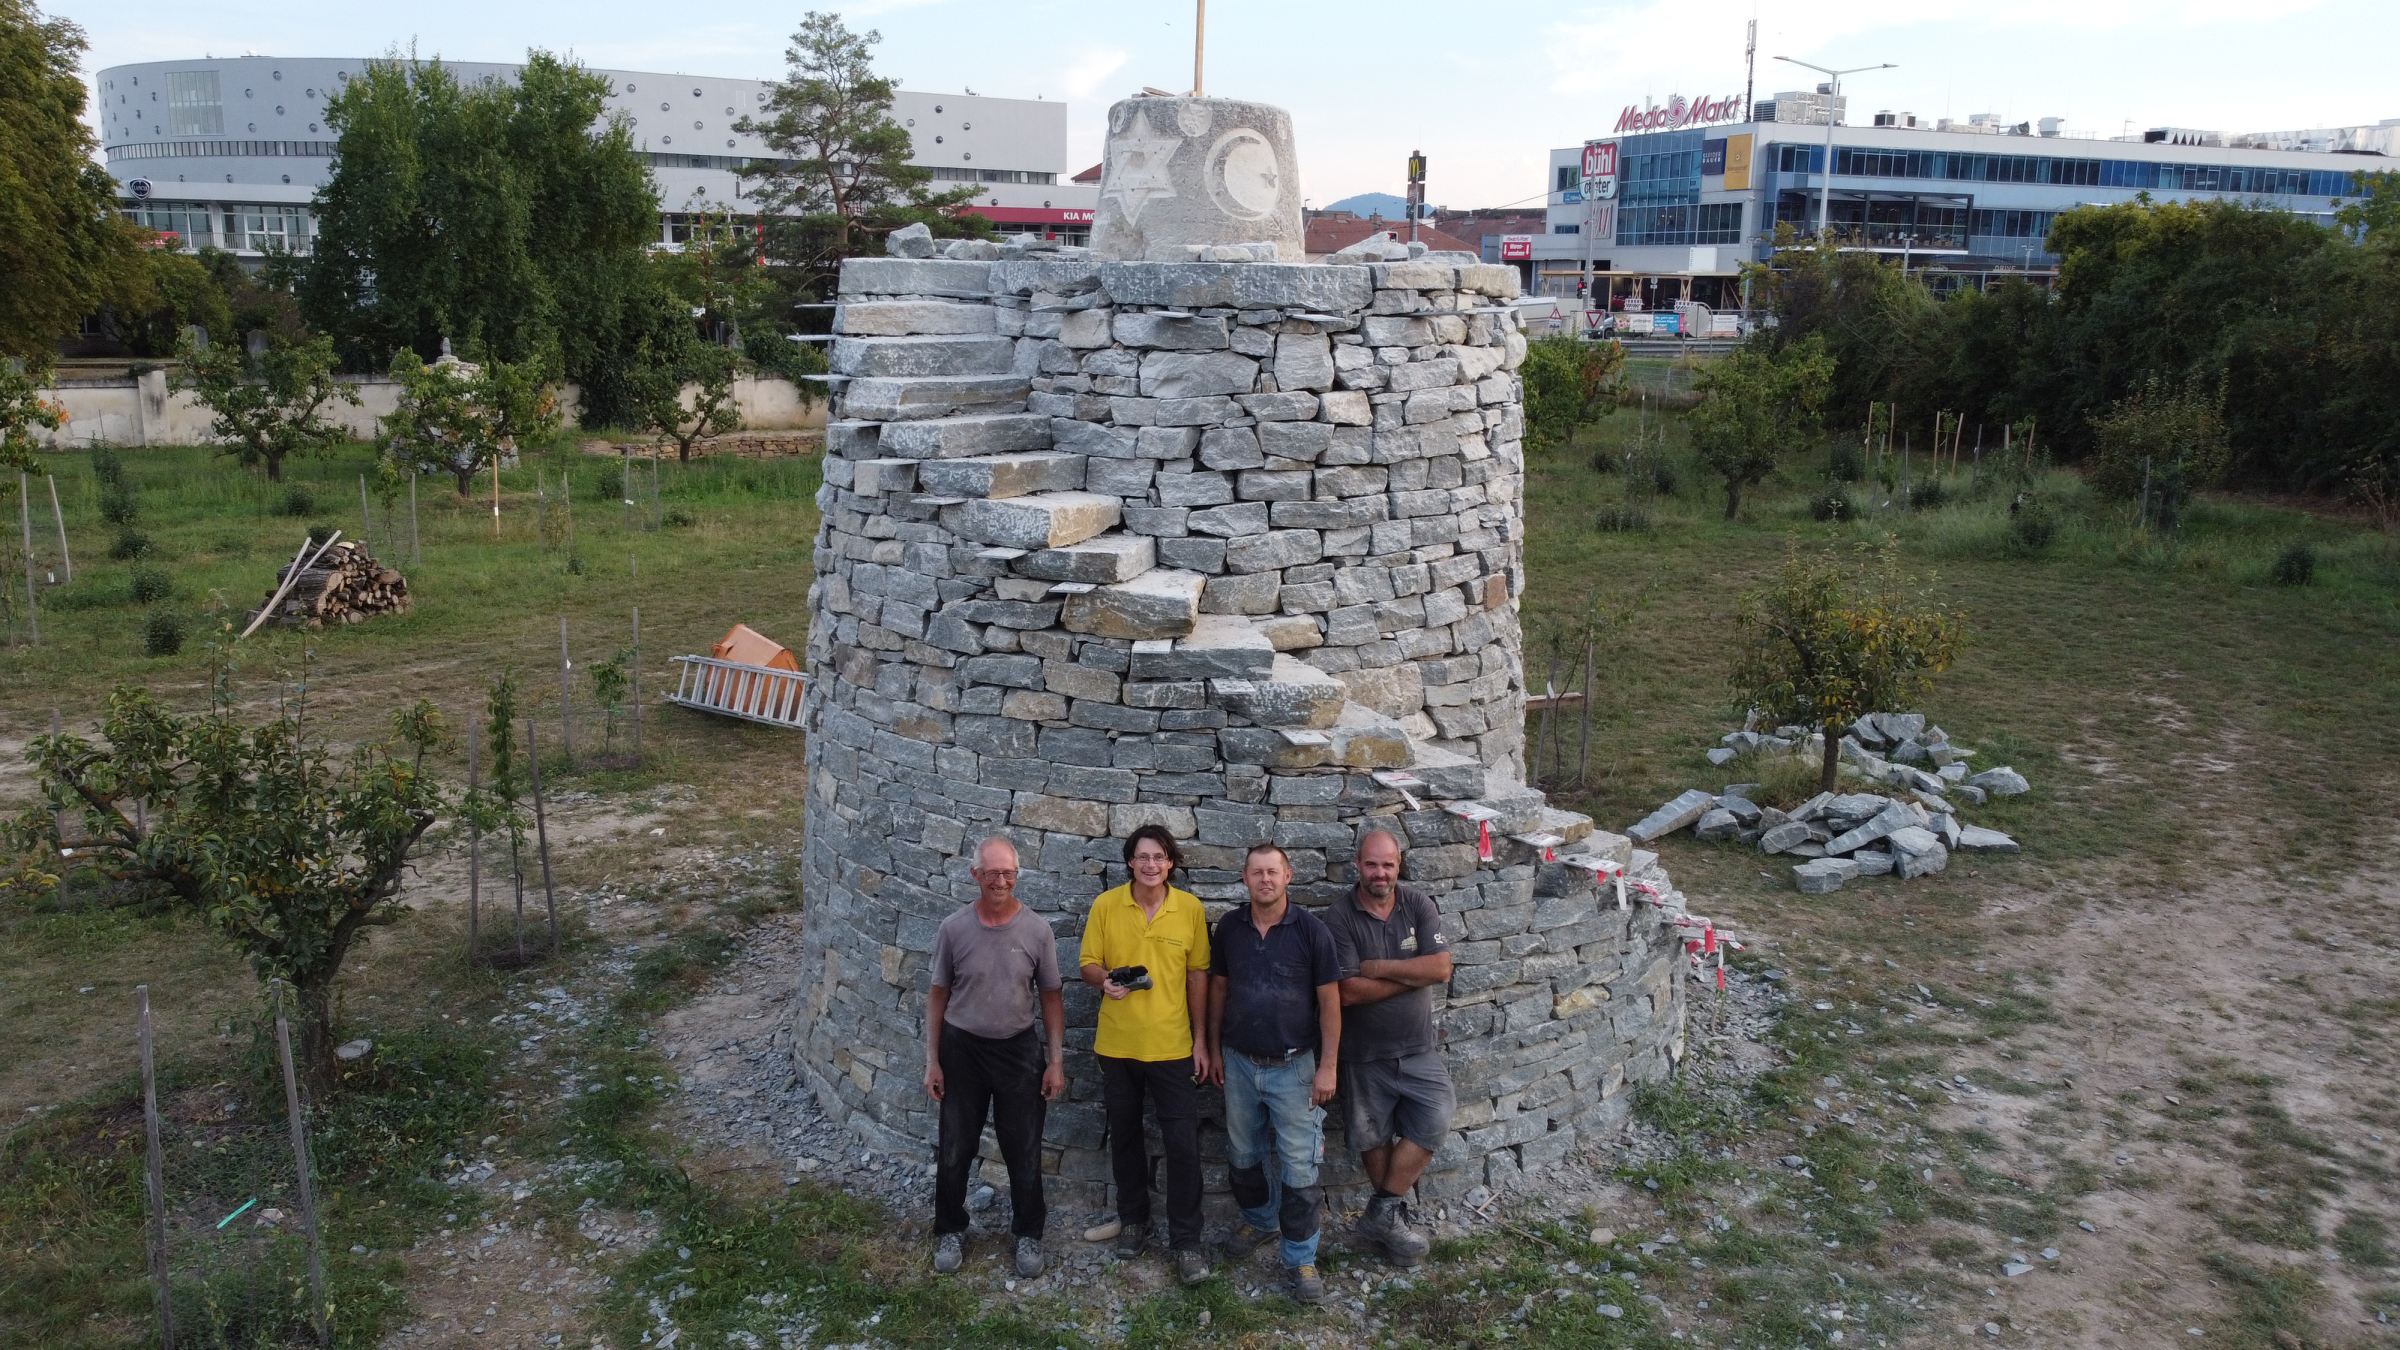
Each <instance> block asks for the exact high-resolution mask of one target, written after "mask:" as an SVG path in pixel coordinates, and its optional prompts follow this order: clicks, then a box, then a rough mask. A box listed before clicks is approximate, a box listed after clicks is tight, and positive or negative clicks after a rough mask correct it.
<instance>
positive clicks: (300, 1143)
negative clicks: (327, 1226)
mask: <svg viewBox="0 0 2400 1350" xmlns="http://www.w3.org/2000/svg"><path fill="white" fill-rule="evenodd" d="M275 1056H276V1058H277V1059H278V1060H280V1061H281V1062H282V1065H283V1106H284V1110H285V1112H286V1113H287V1114H289V1115H290V1116H291V1121H292V1163H293V1165H294V1166H295V1167H297V1168H298V1169H299V1177H300V1222H301V1223H302V1225H304V1226H305V1227H306V1228H307V1231H308V1299H309V1312H308V1320H309V1325H311V1326H313V1327H315V1328H316V1332H317V1344H319V1345H331V1344H333V1326H332V1324H331V1323H330V1322H328V1321H327V1320H326V1317H325V1239H324V1235H323V1234H321V1233H319V1232H318V1231H317V1188H316V1183H315V1181H314V1180H312V1179H311V1177H310V1175H309V1173H310V1171H311V1168H310V1166H309V1161H308V1119H307V1117H305V1116H303V1115H301V1114H300V1079H299V1077H298V1075H296V1074H294V1073H293V1072H292V1024H291V1022H290V1021H289V1020H288V1019H286V1018H285V1017H284V1015H283V994H282V990H281V986H278V988H277V992H276V996H275Z"/></svg>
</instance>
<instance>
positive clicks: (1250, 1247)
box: [1220, 1219, 1282, 1261]
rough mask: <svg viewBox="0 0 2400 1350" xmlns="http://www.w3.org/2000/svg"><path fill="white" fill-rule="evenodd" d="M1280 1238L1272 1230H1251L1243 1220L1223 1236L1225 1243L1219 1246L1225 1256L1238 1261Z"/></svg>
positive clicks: (1247, 1222)
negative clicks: (1221, 1247)
mask: <svg viewBox="0 0 2400 1350" xmlns="http://www.w3.org/2000/svg"><path fill="white" fill-rule="evenodd" d="M1280 1236H1282V1235H1281V1234H1279V1233H1277V1232H1276V1231H1275V1230H1274V1229H1272V1228H1253V1227H1251V1226H1250V1221H1249V1220H1247V1219H1244V1220H1242V1221H1240V1222H1238V1223H1236V1224H1234V1226H1233V1231H1232V1232H1230V1233H1227V1234H1226V1235H1225V1241H1224V1242H1223V1243H1222V1244H1220V1245H1222V1246H1223V1247H1224V1248H1225V1254H1226V1255H1227V1256H1230V1257H1232V1258H1233V1259H1234V1260H1236V1261H1240V1260H1244V1259H1247V1258H1248V1257H1249V1255H1250V1253H1252V1252H1254V1251H1257V1250H1258V1249H1259V1248H1260V1247H1262V1246H1265V1245H1266V1244H1267V1243H1270V1242H1273V1241H1274V1240H1275V1239H1276V1238H1278V1237H1280Z"/></svg>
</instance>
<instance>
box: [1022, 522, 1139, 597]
mask: <svg viewBox="0 0 2400 1350" xmlns="http://www.w3.org/2000/svg"><path fill="white" fill-rule="evenodd" d="M1157 556H1158V544H1157V541H1156V540H1153V539H1151V538H1149V537H1147V536H1145V535H1138V534H1103V535H1097V536H1094V537H1093V538H1090V539H1086V540H1084V541H1083V542H1081V543H1079V544H1069V545H1067V546H1066V547H1064V548H1045V549H1038V550H1036V551H1034V552H1032V553H1028V554H1026V555H1025V556H1024V557H1022V558H1019V559H1017V560H1016V561H1015V562H1013V563H1011V564H1009V566H1010V568H1011V569H1012V570H1014V571H1016V572H1019V573H1022V574H1023V575H1025V576H1029V577H1040V578H1043V579H1044V580H1048V581H1082V582H1090V583H1093V584H1095V585H1109V584H1112V583H1114V582H1120V581H1130V580H1132V579H1133V578H1135V577H1138V576H1140V575H1141V574H1142V573H1144V572H1147V571H1149V570H1150V569H1151V567H1152V566H1153V565H1154V564H1155V563H1156V560H1157Z"/></svg>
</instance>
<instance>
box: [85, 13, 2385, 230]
mask: <svg viewBox="0 0 2400 1350" xmlns="http://www.w3.org/2000/svg"><path fill="white" fill-rule="evenodd" d="M829 7H830V8H835V9H836V10H837V11H838V12H840V13H841V14H843V15H844V16H845V18H846V19H847V20H848V21H849V22H850V23H851V25H852V26H853V27H855V28H870V27H871V28H874V29H877V30H879V31H881V33H882V34H883V43H882V45H881V47H880V48H879V49H878V58H879V60H878V63H879V65H880V67H881V68H882V69H883V70H884V71H886V72H887V73H889V74H891V75H893V76H895V77H897V78H898V79H899V81H900V83H901V85H902V87H904V88H908V89H922V90H928V91H941V92H947V91H950V90H963V89H970V88H971V89H973V90H974V91H976V92H977V93H981V94H994V95H1005V96H1013V97H1020V98H1033V97H1036V96H1039V97H1043V98H1049V99H1063V100H1065V101H1066V102H1067V103H1068V105H1069V107H1070V109H1071V112H1070V115H1069V122H1068V125H1069V128H1070V135H1069V158H1070V159H1071V160H1073V161H1074V162H1075V166H1076V167H1077V168H1080V167H1082V166H1083V165H1084V164H1086V163H1090V162H1094V161H1097V160H1098V158H1099V154H1100V132H1101V118H1102V114H1103V112H1104V111H1105V109H1106V107H1107V105H1108V103H1109V102H1110V101H1111V100H1114V99H1117V98H1121V97H1124V96H1125V95H1127V94H1130V93H1133V92H1134V91H1136V90H1137V89H1139V88H1140V87H1141V86H1143V85H1146V84H1147V85H1155V86H1158V87H1160V88H1163V89H1174V90H1182V89H1184V88H1187V87H1188V86H1189V85H1190V82H1191V66H1192V10H1193V6H1192V4H1191V3H1190V0H1072V2H1070V0H866V2H865V3H858V4H850V5H841V6H829ZM44 8H45V9H46V10H48V11H49V12H50V13H53V14H57V15H61V16H63V17H66V18H69V19H72V20H74V21H76V22H78V23H80V24H82V25H83V26H84V28H85V30H86V31H87V33H88V34H89V36H90V39H91V50H90V52H89V53H88V55H87V67H86V70H87V73H88V72H89V71H91V70H97V69H98V68H100V67H102V66H109V65H117V64H120V63H124V62H130V61H157V60H172V59H175V58H178V57H189V56H199V55H214V56H237V55H241V54H242V53H244V52H259V53H265V54H271V55H279V56H352V55H358V56H366V55H379V54H382V53H384V52H386V51H388V50H390V49H391V48H393V47H395V46H403V47H405V46H408V45H410V44H412V43H413V44H414V45H415V47H416V49H417V51H418V52H419V53H420V54H422V55H427V56H432V55H440V56H444V57H448V58H451V59H453V60H462V61H467V60H472V61H516V60H522V59H523V57H524V54H525V52H526V50H527V49H528V48H531V47H541V48H547V49H549V50H553V51H558V52H562V53H566V54H571V55H573V56H575V57H577V58H580V59H581V60H583V61H585V62H587V63H589V64H591V65H595V66H608V67H616V68H621V69H630V70H656V71H672V72H678V73H685V74H706V75H731V76H745V77H750V78H774V77H777V76H779V75H780V74H781V73H782V71H783V48H784V42H785V39H786V38H787V37H788V36H789V33H790V31H791V29H792V28H793V27H794V26H795V25H796V23H797V21H798V19H799V16H800V14H801V13H802V12H804V9H805V6H802V7H793V8H782V7H770V6H742V7H740V8H739V9H736V8H734V7H730V6H722V5H708V6H694V7H690V8H686V7H684V6H682V5H675V4H666V5H662V4H659V3H657V2H656V0H638V2H637V0H577V3H574V4H559V3H548V2H546V0H524V2H521V3H511V4H492V3H490V2H489V0H416V3H414V4H410V5H405V6H401V5H350V4H331V5H295V4H292V3H290V2H289V0H275V2H274V3H266V2H265V0H210V3H207V4H200V5H195V4H190V3H181V4H165V3H159V2H158V0H109V3H106V4H101V3H96V2H95V0H49V2H48V3H46V4H45V6H44ZM1754 16H1755V17H1756V18H1757V19H1758V26H1759V39H1758V48H1759V55H1758V78H1757V93H1758V95H1759V96H1760V97H1765V96H1767V95H1769V94H1772V93H1774V92H1775V91H1777V90H1780V89H1786V88H1802V87H1805V83H1804V82H1805V81H1807V80H1813V79H1814V78H1816V77H1815V76H1813V75H1810V74H1808V73H1807V72H1804V71H1798V70H1795V69H1794V68H1793V67H1790V66H1786V65H1782V64H1780V63H1778V62H1775V61H1773V60H1772V59H1771V58H1772V57H1773V56H1775V55H1777V54H1783V55H1789V56H1795V57H1800V58H1803V59H1807V60H1811V61H1815V62H1817V63H1818V64H1820V65H1827V66H1836V67H1842V66H1863V65H1868V64H1871V63H1874V62H1878V61H1891V62H1896V63H1898V65H1899V67H1900V68H1899V69H1897V70H1882V71H1874V72H1872V73H1869V74H1864V75H1860V76H1857V77H1855V78H1854V80H1853V81H1852V82H1851V84H1850V86H1849V90H1850V92H1851V94H1852V95H1853V97H1852V102H1851V110H1852V116H1851V121H1853V122H1863V121H1865V120H1867V118H1866V115H1867V114H1869V113H1872V112H1874V111H1876V110H1878V109H1884V108H1889V109H1894V110H1906V111H1910V112H1915V113H1918V114H1921V115H1923V116H1926V117H1928V118H1932V117H1944V116H1949V117H1959V118H1964V117H1965V116H1967V115H1968V114H1970V113H1978V112H1996V113H1999V114H2001V115H2002V116H2004V117H2005V118H2007V119H2008V120H2009V121H2011V122H2017V121H2027V120H2031V119H2034V118H2038V117H2045V116H2057V117H2063V118H2065V119H2066V125H2067V128H2068V130H2069V131H2070V132H2071V133H2072V132H2087V133H2091V134H2096V135H2116V134H2118V133H2120V132H2122V131H2125V130H2127V129H2128V128H2130V129H2132V130H2136V131H2139V130H2141V129H2143V128H2146V127H2151V126H2182V127H2197V128H2204V129H2210V130H2222V131H2268V130H2285V129H2291V128H2298V127H2313V126H2329V125H2349V124H2355V123H2365V122H2374V121H2378V120H2381V119H2383V118H2390V117H2400V78H2395V77H2394V76H2393V74H2392V69H2393V67H2392V59H2393V55H2394V53H2395V52H2400V0H1983V2H1982V3H1974V4H1965V5H1936V4H1921V5H1907V4H1903V5H1897V6H1877V5H1869V4H1863V3H1849V4H1828V3H1824V2H1823V0H1818V3H1814V4H1802V3H1797V2H1796V0H1762V2H1761V3H1759V4H1757V5H1756V6H1755V8H1754V7H1753V6H1751V5H1745V4H1740V3H1713V2H1712V0H1609V2H1607V3H1581V4H1575V3H1565V2H1564V0H1508V2H1507V3H1501V4H1488V5H1487V4H1477V3H1471V2H1462V0H1444V2H1443V3H1438V4H1435V3H1419V2H1418V0H1367V2H1366V3H1359V2H1358V0H1341V2H1339V3H1334V2H1331V0H1216V3H1214V4H1212V5H1210V6H1209V10H1208V53H1207V88H1208V91H1209V92H1210V93H1213V94H1220V95H1224V96H1227V97H1238V98H1254V99H1262V100H1265V101H1267V102H1272V103H1278V104H1281V105H1283V106H1284V107H1286V108H1289V109H1290V110H1291V112H1292V114H1293V116H1294V119H1295V121H1296V124H1297V128H1298V133H1299V138H1300V167H1301V173H1302V176H1303V179H1304V191H1305V192H1306V193H1307V195H1308V198H1309V200H1310V202H1311V204H1313V205H1319V206H1321V205H1324V204H1325V203H1328V202H1331V201H1333V200H1335V199H1337V198H1341V197H1345V196H1348V195H1350V194H1353V193H1357V192H1368V191H1384V192H1394V193H1397V192H1400V191H1401V190H1402V180H1403V178H1404V173H1405V171H1404V163H1405V160H1406V157H1407V155H1408V152H1409V151H1410V150H1411V149H1422V150H1424V151H1425V153H1426V154H1427V156H1428V157H1429V159H1430V170H1431V171H1430V182H1431V186H1430V190H1429V193H1428V197H1429V199H1430V200H1432V201H1434V202H1436V203H1439V204H1442V205H1446V206H1454V207H1461V206H1499V205H1505V204H1509V203H1515V202H1520V201H1525V200H1535V201H1538V200H1539V199H1540V196H1541V193H1542V189H1543V166H1544V164H1545V163H1546V161H1547V151H1548V150H1549V149H1550V148H1551V147H1553V146H1560V145H1570V144H1576V143H1579V142H1581V141H1582V140H1583V139H1585V138H1586V137H1587V136H1597V135H1603V134H1606V133H1607V131H1608V130H1609V128H1610V127H1611V126H1613V125H1614V123H1615V121H1616V118H1617V114H1618V113H1619V111H1620V110H1621V109H1622V108H1623V107H1624V106H1625V105H1626V104H1628V103H1632V102H1638V101H1640V100H1642V99H1643V98H1644V97H1645V96H1648V97H1651V98H1655V99H1658V100H1660V101H1664V100H1665V99H1666V98H1668V97H1669V96H1671V95H1674V94H1679V93H1680V94H1684V95H1687V96H1691V97H1700V96H1712V97H1714V96H1722V95H1726V94H1736V95H1738V94H1739V93H1740V92H1741V90H1742V83H1743V60H1742V46H1743V28H1744V25H1745V23H1746V22H1747V21H1748V20H1749V19H1751V18H1752V17H1754Z"/></svg>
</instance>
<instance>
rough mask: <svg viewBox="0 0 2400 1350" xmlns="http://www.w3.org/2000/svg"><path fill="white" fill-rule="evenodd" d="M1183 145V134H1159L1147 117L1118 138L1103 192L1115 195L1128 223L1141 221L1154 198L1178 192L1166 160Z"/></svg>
mask: <svg viewBox="0 0 2400 1350" xmlns="http://www.w3.org/2000/svg"><path fill="white" fill-rule="evenodd" d="M1182 148H1183V138H1182V137H1180V136H1168V135H1162V134H1160V133H1159V131H1158V129H1157V128H1155V127H1152V126H1151V125H1149V122H1148V120H1147V119H1143V120H1141V121H1139V122H1137V123H1136V125H1135V127H1134V129H1133V130H1132V131H1131V132H1130V133H1128V134H1126V135H1124V136H1121V137H1119V138H1118V139H1117V142H1116V145H1115V146H1114V147H1113V149H1114V151H1115V153H1114V154H1112V155H1110V156H1109V160H1108V173H1107V182H1105V183H1104V184H1102V185H1101V188H1100V195H1101V196H1102V197H1103V198H1109V197H1113V198H1115V199H1116V202H1117V210H1119V211H1120V212H1122V213H1123V214H1124V216H1125V220H1126V223H1127V224H1133V223H1135V222H1138V221H1139V220H1140V219H1141V216H1142V208H1143V207H1144V206H1146V205H1148V204H1149V202H1150V199H1151V198H1153V197H1172V196H1174V195H1176V193H1175V185H1174V183H1173V182H1171V181H1170V180H1169V179H1168V177H1167V161H1169V160H1171V159H1173V158H1175V152H1176V151H1177V150H1180V149H1182Z"/></svg>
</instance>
